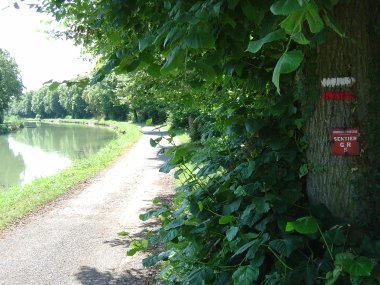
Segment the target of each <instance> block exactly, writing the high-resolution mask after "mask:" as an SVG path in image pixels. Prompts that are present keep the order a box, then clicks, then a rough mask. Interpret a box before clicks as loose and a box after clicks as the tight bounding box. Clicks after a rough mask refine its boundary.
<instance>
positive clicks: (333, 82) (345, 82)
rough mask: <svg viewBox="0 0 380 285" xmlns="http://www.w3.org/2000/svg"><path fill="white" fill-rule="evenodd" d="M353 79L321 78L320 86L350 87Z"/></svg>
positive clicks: (353, 81)
mask: <svg viewBox="0 0 380 285" xmlns="http://www.w3.org/2000/svg"><path fill="white" fill-rule="evenodd" d="M355 82H356V81H355V78H353V77H335V78H323V79H322V81H321V84H322V86H323V87H337V86H351V85H353V84H354V83H355Z"/></svg>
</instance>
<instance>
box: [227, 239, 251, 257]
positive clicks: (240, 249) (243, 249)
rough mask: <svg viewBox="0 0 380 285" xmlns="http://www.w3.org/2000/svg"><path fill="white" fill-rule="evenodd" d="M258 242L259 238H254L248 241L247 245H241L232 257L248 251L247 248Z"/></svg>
mask: <svg viewBox="0 0 380 285" xmlns="http://www.w3.org/2000/svg"><path fill="white" fill-rule="evenodd" d="M255 243H257V240H252V241H250V242H248V243H246V244H245V245H243V246H242V247H240V248H239V249H238V250H237V251H236V252H235V253H234V255H233V256H232V257H231V258H234V257H235V256H237V255H239V254H241V253H243V252H244V251H246V250H247V249H249V248H250V247H251V246H252V245H253V244H255Z"/></svg>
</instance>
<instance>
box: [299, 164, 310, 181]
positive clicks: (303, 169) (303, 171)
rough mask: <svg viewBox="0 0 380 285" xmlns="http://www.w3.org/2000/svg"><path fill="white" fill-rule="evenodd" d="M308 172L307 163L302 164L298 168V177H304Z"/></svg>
mask: <svg viewBox="0 0 380 285" xmlns="http://www.w3.org/2000/svg"><path fill="white" fill-rule="evenodd" d="M308 173H309V168H308V165H307V164H302V165H301V167H300V170H299V174H298V175H299V177H300V178H301V177H304V176H305V175H306V174H308Z"/></svg>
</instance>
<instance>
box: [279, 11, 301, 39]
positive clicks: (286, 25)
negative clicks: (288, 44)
mask: <svg viewBox="0 0 380 285" xmlns="http://www.w3.org/2000/svg"><path fill="white" fill-rule="evenodd" d="M305 14H306V10H305V9H300V10H297V11H295V12H294V13H293V14H291V15H289V16H288V17H287V18H286V19H285V20H284V21H282V22H281V24H280V27H281V28H283V29H284V30H285V32H286V33H287V34H289V35H294V34H297V33H300V32H301V31H302V24H303V22H304V21H305Z"/></svg>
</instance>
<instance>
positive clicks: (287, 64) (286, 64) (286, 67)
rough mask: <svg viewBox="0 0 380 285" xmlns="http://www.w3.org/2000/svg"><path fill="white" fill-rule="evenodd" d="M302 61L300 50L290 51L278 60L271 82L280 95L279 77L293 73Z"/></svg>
mask: <svg viewBox="0 0 380 285" xmlns="http://www.w3.org/2000/svg"><path fill="white" fill-rule="evenodd" d="M302 60H303V53H302V51H300V50H292V51H288V52H286V53H284V54H283V55H282V56H281V57H280V59H279V60H278V62H277V64H276V67H275V69H274V71H273V76H272V82H273V83H274V85H275V86H276V88H277V92H278V93H280V76H281V74H287V73H290V72H293V71H295V70H296V69H297V68H298V67H299V66H300V64H301V62H302Z"/></svg>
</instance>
